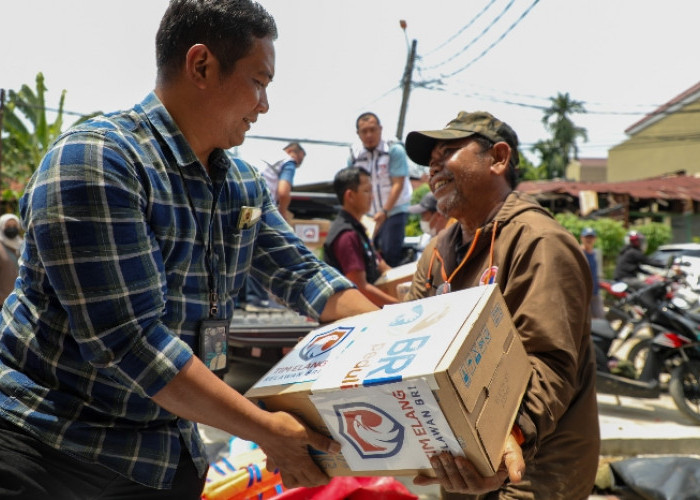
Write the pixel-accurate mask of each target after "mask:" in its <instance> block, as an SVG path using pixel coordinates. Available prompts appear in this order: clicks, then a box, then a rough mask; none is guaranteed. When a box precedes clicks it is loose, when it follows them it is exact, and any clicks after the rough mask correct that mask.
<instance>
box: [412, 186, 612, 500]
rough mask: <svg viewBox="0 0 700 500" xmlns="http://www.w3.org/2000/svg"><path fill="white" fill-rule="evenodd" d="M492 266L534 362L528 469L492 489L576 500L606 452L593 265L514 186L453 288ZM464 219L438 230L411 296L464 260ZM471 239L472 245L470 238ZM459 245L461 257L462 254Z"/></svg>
mask: <svg viewBox="0 0 700 500" xmlns="http://www.w3.org/2000/svg"><path fill="white" fill-rule="evenodd" d="M494 222H495V223H496V225H497V230H496V238H495V240H493V250H492V251H493V260H492V264H491V265H492V267H491V269H492V270H495V272H496V274H495V282H496V283H498V285H499V286H500V288H501V291H502V293H503V296H504V299H505V301H506V304H507V305H508V309H509V310H510V313H511V315H512V317H513V321H514V323H515V326H516V328H517V330H518V332H519V333H520V336H521V338H522V340H523V343H524V345H525V349H526V350H527V352H528V354H529V356H530V361H531V363H532V373H531V378H530V385H529V387H528V390H527V392H526V394H525V397H524V398H523V402H522V405H521V409H520V414H519V416H518V419H517V422H518V424H519V425H520V427H521V428H522V430H523V432H524V434H525V438H526V442H525V444H524V445H523V454H524V456H525V463H526V468H527V470H526V473H525V476H524V480H523V482H521V483H519V485H518V486H517V487H516V486H515V485H509V486H507V488H506V490H507V492H508V493H504V492H501V495H500V496H498V495H496V496H489V497H488V498H537V499H547V500H553V499H566V500H576V499H583V498H587V497H588V495H589V494H590V493H591V490H592V488H593V483H594V480H595V474H596V470H597V466H598V455H599V451H600V432H599V428H598V408H597V402H596V393H595V364H594V358H593V355H592V347H591V342H590V307H589V303H590V299H591V289H592V284H591V273H590V271H589V270H588V264H587V262H586V259H585V257H584V256H583V253H582V252H581V250H580V248H579V245H578V243H577V242H576V240H575V239H574V237H573V236H572V235H571V234H570V233H569V232H568V231H566V230H565V229H564V228H562V227H561V226H560V225H559V224H558V223H557V222H556V221H555V220H554V219H553V218H552V217H551V216H550V215H549V214H548V213H547V212H546V211H545V210H544V209H543V208H542V207H541V206H540V205H539V204H537V202H536V201H535V200H534V199H532V198H531V197H529V196H528V195H525V194H522V193H518V192H517V191H516V192H512V193H511V194H510V195H508V197H507V199H506V200H505V202H504V204H503V206H502V207H501V208H500V210H499V211H498V213H497V214H496V215H495V217H494V218H493V220H491V221H489V222H488V223H487V224H486V225H485V226H484V227H483V228H482V234H481V235H480V236H479V237H478V240H477V243H476V245H475V248H474V252H473V254H472V255H471V256H470V257H469V259H468V260H467V262H466V263H465V265H464V266H463V267H462V269H460V270H459V272H458V273H457V274H456V275H455V276H454V278H453V279H452V281H451V285H452V290H460V289H463V288H468V287H472V286H477V285H479V284H480V283H481V282H483V280H484V279H488V277H487V274H488V273H487V271H488V269H489V267H490V262H491V261H490V250H491V247H492V243H491V241H492V240H491V237H492V234H493V227H494ZM460 244H461V227H460V225H459V224H454V225H453V226H451V227H449V228H447V229H446V230H444V231H443V232H441V233H440V234H439V235H438V237H436V238H433V240H432V241H431V242H430V244H429V245H428V247H427V248H426V249H425V251H424V252H423V255H422V257H421V260H420V261H419V263H418V269H417V271H416V273H415V275H414V279H413V283H412V285H411V289H410V291H409V293H408V296H407V299H406V300H410V299H415V298H420V297H427V296H430V295H434V294H435V287H436V286H438V285H439V284H441V283H442V282H443V278H442V272H441V264H440V259H438V258H434V259H433V264H432V272H431V276H432V282H433V286H432V287H427V286H426V284H427V283H428V281H429V276H428V269H429V267H430V261H431V256H432V254H433V249H434V248H435V247H437V250H438V251H439V253H440V255H441V256H442V259H443V260H444V262H445V267H446V269H445V271H446V275H447V276H450V275H451V274H452V272H453V271H454V270H455V269H456V268H457V266H458V265H459V262H457V246H459V245H460ZM467 248H468V245H467ZM461 255H462V254H460V261H461Z"/></svg>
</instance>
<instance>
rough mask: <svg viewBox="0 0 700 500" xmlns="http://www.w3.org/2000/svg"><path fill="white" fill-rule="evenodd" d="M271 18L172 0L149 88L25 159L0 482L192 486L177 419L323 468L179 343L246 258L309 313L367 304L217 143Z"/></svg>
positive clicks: (188, 449) (195, 468)
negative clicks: (28, 167)
mask: <svg viewBox="0 0 700 500" xmlns="http://www.w3.org/2000/svg"><path fill="white" fill-rule="evenodd" d="M276 35H277V30H276V27H275V23H274V20H273V19H272V17H271V16H270V15H269V14H268V13H267V12H266V11H265V10H264V9H263V8H262V7H261V6H259V5H257V4H254V3H252V2H251V1H250V0H174V1H173V2H171V4H170V6H169V7H168V10H167V11H166V13H165V15H164V17H163V20H162V21H161V25H160V28H159V30H158V34H157V37H156V47H157V50H156V52H157V64H158V77H157V83H156V89H155V91H154V92H152V93H151V94H149V95H148V96H147V97H146V98H145V99H144V100H143V102H141V103H140V104H138V105H136V106H135V107H134V108H133V109H131V110H128V111H124V112H118V113H113V114H110V115H106V116H102V117H98V118H95V119H93V120H91V121H89V122H87V123H84V124H82V125H80V126H78V127H76V128H73V129H72V130H70V131H68V132H66V133H65V134H63V135H62V136H61V137H60V138H59V139H58V141H57V142H56V143H55V144H54V145H53V147H52V148H51V150H50V151H49V152H48V154H47V155H46V157H45V158H44V160H43V161H42V163H41V165H40V167H39V168H38V170H37V172H36V173H35V175H34V176H33V177H32V179H31V181H30V183H29V185H28V186H27V190H26V193H25V195H24V196H23V198H22V200H21V204H20V209H21V215H22V220H23V224H24V227H25V228H26V246H25V247H24V249H23V252H22V257H21V269H20V276H19V280H18V282H17V286H16V288H15V291H14V292H13V293H12V294H11V295H10V296H9V297H8V299H7V300H6V302H5V305H4V307H3V309H2V318H1V321H0V497H1V498H32V499H33V498H71V499H73V498H81V499H82V498H85V499H88V498H100V499H108V498H109V499H113V498H129V499H131V498H168V499H195V498H199V497H200V494H201V490H202V486H203V484H204V476H205V472H206V469H207V457H206V454H205V451H204V447H203V444H202V442H201V440H200V438H199V436H198V433H197V431H196V427H195V424H193V422H201V423H205V424H208V425H211V426H215V427H218V428H220V429H223V430H225V431H227V432H229V433H231V434H234V435H237V436H239V437H241V438H243V439H247V440H251V441H254V442H256V443H258V444H259V445H260V446H261V448H262V449H263V450H264V451H265V453H266V454H267V456H268V467H269V468H271V469H272V468H275V467H278V468H279V469H280V470H281V472H282V477H283V480H284V482H285V484H286V485H287V486H289V487H293V486H298V485H307V486H312V485H318V484H324V483H325V482H327V481H328V478H327V476H326V475H325V474H324V473H323V472H322V471H321V470H320V469H319V468H318V467H317V466H316V465H315V464H314V462H313V461H312V460H311V458H310V457H309V454H308V451H307V450H308V449H307V446H311V447H313V448H316V449H320V450H324V451H330V452H336V451H338V449H339V445H338V444H337V443H335V442H333V441H331V440H330V439H328V438H327V437H325V436H322V435H320V434H317V433H315V432H313V431H312V430H310V429H309V428H307V427H306V426H305V425H304V424H302V423H300V422H298V421H297V420H296V419H295V418H294V417H293V416H291V415H289V414H287V413H283V412H276V413H270V412H266V411H263V410H261V409H259V408H258V407H256V406H255V405H253V404H252V403H251V402H249V401H248V400H247V399H246V398H245V397H243V396H242V395H241V394H239V393H237V392H236V391H235V390H234V389H232V388H231V387H229V386H228V385H227V384H226V383H224V382H223V381H222V380H221V378H220V377H218V376H217V375H216V374H214V373H212V372H211V371H210V370H209V369H208V368H207V366H206V365H205V363H204V362H203V361H202V360H200V359H199V358H198V357H197V355H196V354H200V355H202V354H203V353H202V347H201V346H200V337H201V335H200V332H201V331H202V330H203V325H205V326H206V327H207V331H208V332H209V331H218V330H217V328H219V327H220V326H221V325H225V324H227V323H228V322H229V321H230V319H231V315H232V314H233V299H234V297H235V295H236V293H237V291H238V289H239V288H240V287H241V285H242V283H243V279H244V277H245V276H246V275H247V274H248V273H250V274H251V275H252V276H254V277H255V278H256V279H257V280H258V281H259V282H261V283H262V284H263V285H264V286H265V287H266V288H268V289H270V290H271V291H272V292H273V293H274V294H275V295H276V296H278V297H279V298H280V299H281V300H283V301H285V302H286V303H287V304H289V305H290V306H291V307H294V308H295V309H297V310H298V311H300V312H302V313H304V314H307V315H310V316H312V317H314V318H317V319H320V321H324V322H325V321H332V320H335V319H338V318H340V317H344V316H348V315H352V314H357V313H361V312H366V311H370V310H373V309H375V307H374V306H373V305H372V304H371V303H370V302H369V301H367V300H366V299H365V298H364V297H363V296H362V295H361V294H360V293H359V292H358V291H357V290H356V289H353V288H352V284H351V283H350V282H348V281H347V280H346V279H345V278H343V277H342V276H341V275H340V274H339V273H337V272H336V271H334V270H333V269H331V268H329V267H328V266H326V265H325V264H323V263H321V262H319V261H318V260H317V259H316V258H315V257H314V256H313V255H312V254H311V253H310V252H309V251H308V250H307V249H306V248H305V247H304V246H303V244H302V243H301V241H300V240H299V239H297V238H296V237H295V236H294V234H293V233H291V232H290V230H289V227H288V226H287V225H286V224H285V222H284V219H283V218H282V217H281V216H280V214H279V212H278V211H277V209H276V208H275V206H274V204H273V203H272V202H271V201H270V194H269V192H268V190H267V188H266V187H265V182H264V180H263V179H262V178H261V177H260V175H259V174H258V173H257V172H256V171H255V170H254V169H253V168H251V167H250V166H249V165H248V164H246V163H244V162H242V161H240V160H233V159H232V158H231V157H229V155H228V154H227V153H226V151H225V150H226V149H228V148H231V147H233V146H236V145H239V144H241V143H242V142H243V139H244V136H245V133H246V132H247V131H248V130H249V128H250V126H251V124H252V123H254V122H255V121H256V120H257V118H258V115H259V114H261V113H266V112H267V110H268V107H269V106H268V101H267V95H266V87H267V85H268V84H269V83H270V82H271V80H272V78H273V74H274V46H273V41H274V40H275V39H276ZM212 325H214V326H212Z"/></svg>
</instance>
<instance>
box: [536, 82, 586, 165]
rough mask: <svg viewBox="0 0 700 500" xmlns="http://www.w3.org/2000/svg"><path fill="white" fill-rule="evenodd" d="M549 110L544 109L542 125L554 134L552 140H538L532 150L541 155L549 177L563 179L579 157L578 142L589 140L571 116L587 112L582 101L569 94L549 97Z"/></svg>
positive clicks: (583, 129) (584, 130) (584, 131)
mask: <svg viewBox="0 0 700 500" xmlns="http://www.w3.org/2000/svg"><path fill="white" fill-rule="evenodd" d="M549 100H550V103H551V105H550V107H548V108H547V109H545V110H544V116H543V117H542V124H543V125H544V127H545V129H546V130H547V131H548V132H550V133H551V134H552V138H551V139H547V140H542V141H538V142H537V143H535V145H534V146H533V147H532V151H533V152H535V153H537V154H538V155H539V156H540V159H541V164H540V167H539V168H541V169H543V170H544V171H545V172H546V178H548V179H554V178H563V177H564V176H565V174H566V167H567V165H568V164H569V162H570V161H571V159H572V158H577V157H578V146H577V145H576V141H577V140H578V139H583V140H584V141H587V140H588V133H587V131H586V129H585V128H583V127H578V126H576V125H575V124H574V122H573V121H572V120H571V118H570V115H572V114H579V113H585V112H586V109H585V108H584V106H583V102H581V101H575V100H573V99H571V97H570V96H569V93H568V92H567V93H565V94H561V93H560V94H557V95H556V97H550V99H549Z"/></svg>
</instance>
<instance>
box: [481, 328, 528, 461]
mask: <svg viewBox="0 0 700 500" xmlns="http://www.w3.org/2000/svg"><path fill="white" fill-rule="evenodd" d="M503 348H504V355H503V356H502V357H501V359H500V362H499V363H498V365H497V366H496V367H495V369H494V372H493V377H492V378H491V381H490V384H489V387H488V398H487V400H486V402H485V404H484V405H483V406H482V407H481V410H480V413H479V415H478V417H477V419H476V428H477V432H478V433H479V438H480V440H481V442H482V443H483V445H484V449H485V450H486V452H487V453H488V456H489V458H490V460H491V462H492V463H493V464H498V463H500V461H501V456H502V454H503V447H504V445H505V442H504V441H503V440H502V439H496V438H495V436H507V435H508V433H509V432H510V429H511V428H512V426H513V422H514V421H515V417H516V414H517V410H518V406H519V405H517V404H516V405H513V404H512V402H513V401H518V402H519V401H521V400H522V398H523V395H524V394H525V389H526V388H527V385H528V382H529V377H526V376H523V374H525V373H528V374H529V373H531V366H530V361H529V359H528V358H527V354H526V353H525V349H524V347H523V345H522V342H521V341H520V338H519V337H518V334H517V332H516V331H515V327H511V328H510V330H509V335H508V336H507V337H506V338H505V341H504V344H503ZM509 402H511V403H510V404H509ZM507 408H513V410H512V411H507Z"/></svg>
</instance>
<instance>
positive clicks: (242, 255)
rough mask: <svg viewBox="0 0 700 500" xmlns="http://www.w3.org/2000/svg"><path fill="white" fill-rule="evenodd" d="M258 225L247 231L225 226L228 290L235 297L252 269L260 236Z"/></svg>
mask: <svg viewBox="0 0 700 500" xmlns="http://www.w3.org/2000/svg"><path fill="white" fill-rule="evenodd" d="M258 225H259V223H258V224H255V225H254V226H253V227H250V228H247V229H238V228H237V227H235V226H224V227H223V231H224V245H225V247H226V269H227V273H226V279H227V282H228V283H227V285H228V286H227V287H226V288H227V290H231V291H232V292H233V294H234V295H235V294H236V293H237V292H238V290H240V289H241V287H242V286H243V283H244V279H245V277H246V275H247V274H248V270H249V269H250V264H251V261H252V259H253V252H254V250H255V240H256V237H257V234H258Z"/></svg>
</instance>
